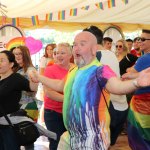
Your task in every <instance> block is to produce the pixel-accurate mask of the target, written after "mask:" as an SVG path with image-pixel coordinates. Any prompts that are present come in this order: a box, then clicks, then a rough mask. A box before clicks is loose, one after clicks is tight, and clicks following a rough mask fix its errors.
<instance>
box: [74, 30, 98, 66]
mask: <svg viewBox="0 0 150 150" xmlns="http://www.w3.org/2000/svg"><path fill="white" fill-rule="evenodd" d="M96 51H97V39H96V37H95V36H94V35H93V34H92V33H90V32H88V31H83V32H80V33H79V34H77V35H76V37H75V39H74V46H73V55H74V60H75V63H76V64H77V65H78V67H83V66H85V65H87V64H90V63H91V62H92V61H93V60H94V59H95V58H96Z"/></svg>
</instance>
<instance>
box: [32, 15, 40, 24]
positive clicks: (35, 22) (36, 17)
mask: <svg viewBox="0 0 150 150" xmlns="http://www.w3.org/2000/svg"><path fill="white" fill-rule="evenodd" d="M32 24H33V25H34V26H38V25H39V19H38V15H36V16H32Z"/></svg>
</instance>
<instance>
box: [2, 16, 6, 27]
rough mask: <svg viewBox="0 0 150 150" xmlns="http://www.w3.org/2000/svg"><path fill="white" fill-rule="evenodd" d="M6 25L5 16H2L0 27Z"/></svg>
mask: <svg viewBox="0 0 150 150" xmlns="http://www.w3.org/2000/svg"><path fill="white" fill-rule="evenodd" d="M5 24H6V16H2V25H5Z"/></svg>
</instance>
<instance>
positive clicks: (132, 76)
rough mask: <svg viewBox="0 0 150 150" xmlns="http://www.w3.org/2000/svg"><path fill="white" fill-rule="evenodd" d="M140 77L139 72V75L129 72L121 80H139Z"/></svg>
mask: <svg viewBox="0 0 150 150" xmlns="http://www.w3.org/2000/svg"><path fill="white" fill-rule="evenodd" d="M138 75H139V73H138V72H137V73H130V72H127V73H125V74H123V75H122V76H121V79H122V80H131V79H135V78H137V77H138Z"/></svg>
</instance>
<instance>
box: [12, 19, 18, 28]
mask: <svg viewBox="0 0 150 150" xmlns="http://www.w3.org/2000/svg"><path fill="white" fill-rule="evenodd" d="M12 25H13V26H16V27H17V26H19V18H12Z"/></svg>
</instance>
